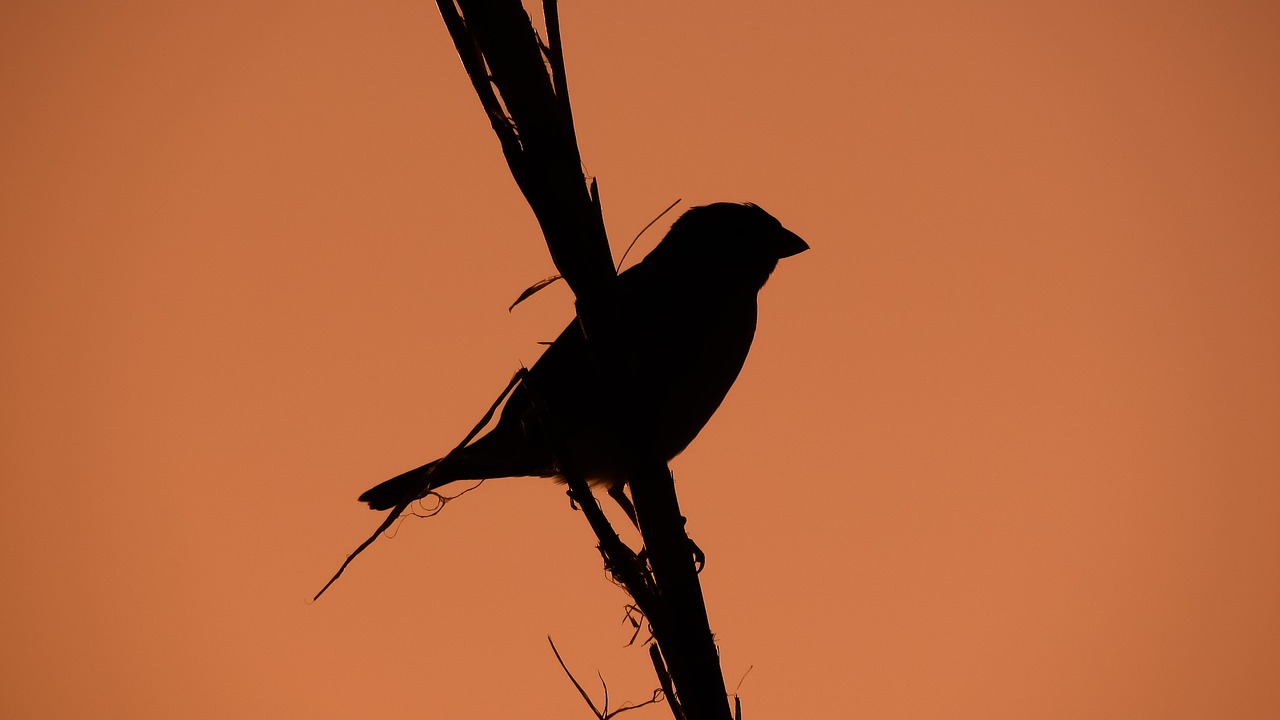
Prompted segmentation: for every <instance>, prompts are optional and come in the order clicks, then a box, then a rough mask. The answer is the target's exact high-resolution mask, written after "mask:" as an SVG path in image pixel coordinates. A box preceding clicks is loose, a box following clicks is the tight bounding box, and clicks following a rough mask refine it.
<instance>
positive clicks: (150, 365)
mask: <svg viewBox="0 0 1280 720" xmlns="http://www.w3.org/2000/svg"><path fill="white" fill-rule="evenodd" d="M783 5H785V4H784V3H776V2H734V3H645V4H643V6H641V5H636V4H634V3H632V4H625V3H576V2H567V3H566V4H565V6H564V7H563V9H562V15H563V23H564V31H565V36H566V38H567V43H568V62H569V72H570V82H571V89H572V94H573V100H574V105H575V111H576V115H577V121H578V126H579V132H580V136H581V141H582V146H583V154H584V157H585V159H586V163H587V167H588V170H589V171H590V172H591V173H593V174H594V175H596V176H597V177H598V178H599V179H600V184H601V189H602V192H603V196H604V205H605V212H606V219H607V221H608V223H609V229H610V231H611V234H612V237H613V242H614V245H615V247H621V246H625V244H626V243H627V242H628V241H629V240H630V239H631V237H632V236H633V235H634V234H635V233H636V232H637V231H638V230H639V229H640V228H641V227H642V226H643V225H644V224H645V223H646V222H648V220H649V219H651V218H652V217H653V216H654V215H655V214H657V213H658V212H659V211H660V210H661V209H662V208H663V207H665V206H666V205H667V204H668V203H670V202H671V201H672V200H674V199H676V198H683V199H684V201H685V202H684V206H685V207H687V206H688V205H689V204H699V203H705V202H711V201H716V200H750V201H754V202H757V203H759V204H761V205H762V206H763V207H765V208H766V209H767V210H769V211H770V212H772V213H773V214H774V215H776V216H777V217H778V218H780V219H781V220H782V221H783V222H784V223H785V224H786V225H788V226H789V227H791V228H792V229H794V230H795V231H797V232H798V233H800V234H801V235H803V236H804V237H805V238H806V239H808V241H809V242H810V244H811V245H812V246H813V250H812V251H811V252H809V253H806V254H804V255H801V256H799V257H796V258H793V259H790V260H788V261H785V262H784V263H783V264H782V266H781V267H780V268H779V270H778V272H777V274H776V275H775V276H774V278H773V280H772V281H771V282H770V284H769V286H768V287H766V288H765V290H764V292H763V294H762V298H761V299H762V312H761V322H760V330H759V333H758V335H757V340H756V346H755V348H754V350H753V352H752V356H751V358H750V359H749V360H748V362H747V366H746V369H745V370H744V372H743V374H742V376H741V377H740V379H739V382H738V385H737V387H735V389H734V391H733V392H732V393H731V394H730V396H729V398H728V400H727V401H726V403H725V405H724V406H723V407H722V408H721V411H720V413H719V414H718V415H717V417H716V418H715V419H714V420H713V422H712V423H711V424H710V425H709V426H708V427H707V429H706V431H705V432H704V433H703V435H702V436H701V437H700V438H699V439H698V440H697V441H696V442H695V443H694V444H693V445H692V447H691V448H690V449H689V450H688V451H687V452H686V453H685V454H684V455H683V456H681V457H680V458H678V459H677V461H676V462H675V464H674V468H675V471H676V474H677V478H678V482H679V488H680V493H681V501H682V505H683V509H684V511H685V514H686V515H688V516H689V518H690V523H689V530H690V532H691V534H692V536H693V537H694V538H695V539H696V540H697V541H698V543H699V544H700V545H701V547H702V548H703V549H704V550H705V551H706V552H707V555H708V567H707V569H706V571H705V572H704V573H703V575H702V580H703V584H704V590H705V592H706V594H707V599H708V604H709V607H710V611H711V622H712V627H713V629H714V630H715V631H716V633H717V636H718V638H719V641H720V646H721V651H722V655H723V665H724V669H725V674H726V678H727V681H728V684H729V686H730V687H731V688H733V687H735V686H739V684H740V692H741V694H742V697H743V700H744V706H745V709H746V713H747V714H748V716H749V717H756V718H781V717H796V718H804V717H810V718H812V717H867V718H873V717H874V718H938V717H946V718H982V719H991V718H1018V719H1022V718H1073V719H1074V718H1117V719H1119V718H1124V719H1129V718H1162V719H1167V718H1207V717H1222V718H1275V717H1280V683H1277V681H1276V678H1280V612H1278V611H1277V608H1280V370H1277V368H1280V287H1278V285H1280V283H1278V282H1277V278H1278V277H1280V132H1277V128H1280V81H1278V80H1277V79H1278V78H1280V44H1277V42H1276V38H1277V37H1280V14H1278V13H1277V11H1276V9H1275V6H1274V5H1272V4H1268V3H1257V2H1249V3H1203V4H1193V3H1123V4H1121V5H1123V7H1117V6H1116V4H1115V3H1085V4H1082V3H1079V2H1072V3H1066V2H1050V3H1033V4H1028V3H1024V2H1005V3H998V2H987V3H971V4H958V3H949V2H932V3H931V2H916V3H906V4H903V3H897V4H892V7H891V8H890V7H886V6H885V4H883V3H867V4H853V3H849V4H835V3H832V4H828V5H830V6H831V7H827V6H815V7H811V8H805V7H803V6H802V7H800V8H799V9H796V8H792V9H788V10H783V9H781V8H782V6H783ZM836 6H838V7H839V9H831V8H832V7H836ZM0 93H2V98H3V112H0V183H2V185H0V239H2V241H3V257H2V259H0V298H2V306H0V323H2V324H0V329H2V331H3V352H0V383H2V384H3V397H4V402H3V409H2V410H0V422H2V423H3V431H2V433H0V477H2V478H3V483H2V484H0V493H2V494H0V539H2V541H3V549H4V552H3V555H2V556H0V577H3V579H4V580H3V587H4V592H3V593H2V598H3V599H2V600H0V648H3V650H0V662H2V663H3V665H2V666H0V716H3V717H12V718H82V717H99V718H174V717H183V718H227V717H244V718H278V717H304V716H305V717H309V718H354V717H405V716H415V717H440V718H451V717H475V718H491V717H500V716H503V717H505V716H512V715H518V716H521V717H531V718H564V717H582V716H584V714H585V712H586V711H585V709H584V708H582V706H581V701H580V699H579V698H578V697H577V695H576V692H575V691H574V689H573V688H572V686H571V685H570V684H569V683H568V681H567V680H566V679H565V678H564V677H563V675H562V673H561V671H560V669H559V668H558V666H557V665H556V663H555V660H554V658H553V657H552V655H551V653H550V650H549V648H548V647H547V644H546V636H547V635H548V634H550V635H552V636H553V637H554V638H555V640H556V643H557V645H558V647H559V648H560V651H561V653H562V654H563V655H564V657H565V659H566V662H568V663H569V665H570V667H571V668H572V669H573V670H574V671H575V672H576V673H577V674H578V676H579V677H580V678H581V679H583V680H584V681H585V682H586V684H587V685H588V687H595V686H594V685H593V684H592V683H593V682H594V680H593V678H594V675H595V672H596V671H597V670H599V671H600V672H601V673H602V674H603V676H604V677H605V679H606V680H607V681H608V683H609V690H610V698H611V700H612V701H613V702H614V703H615V705H616V704H617V703H618V702H620V701H622V700H626V699H631V700H640V699H644V698H647V697H648V696H649V693H650V691H651V689H652V687H653V686H654V681H653V679H652V670H651V668H650V667H649V664H648V659H647V657H646V656H645V655H644V653H643V652H642V651H640V650H638V649H636V648H624V647H623V644H624V643H625V642H626V640H627V638H628V636H629V633H628V632H627V629H626V628H625V627H624V626H623V624H622V620H623V607H622V606H623V604H624V602H625V598H624V596H623V594H622V593H621V591H619V590H617V589H615V588H614V587H613V586H611V585H610V584H609V583H608V582H607V580H606V579H605V576H604V573H603V571H602V570H601V566H600V561H599V557H598V555H597V553H596V551H595V550H594V548H593V541H592V540H593V539H592V536H591V534H590V532H589V530H588V529H587V527H586V524H585V522H584V521H583V519H582V517H581V516H580V515H579V514H577V513H575V512H573V511H572V510H571V509H570V508H569V505H568V502H567V500H566V498H565V496H564V494H563V491H562V489H560V488H558V487H556V486H554V485H551V484H550V483H547V482H543V481H494V482H490V483H488V484H487V485H485V486H484V487H483V488H481V489H480V490H479V491H477V492H475V493H473V494H471V495H469V496H467V497H466V498H464V499H463V500H460V501H458V502H457V503H454V504H453V505H450V507H449V508H448V509H447V510H446V511H445V512H444V513H443V514H442V515H440V516H438V517H436V518H434V519H432V520H427V521H411V522H408V523H405V524H404V525H403V526H402V527H401V528H400V531H399V533H398V534H397V536H396V537H395V538H394V539H393V540H389V541H387V540H384V541H380V542H379V543H377V544H376V545H375V546H374V547H373V548H372V549H371V550H370V551H369V552H368V553H366V554H365V555H364V556H363V557H362V558H361V559H360V560H358V561H357V563H356V564H355V565H354V566H353V568H352V569H351V570H350V571H349V572H348V573H347V575H346V576H345V577H344V578H343V579H342V580H341V581H340V582H339V583H338V584H337V585H336V586H335V587H334V588H333V589H332V590H331V591H330V592H329V594H328V595H326V596H325V597H324V598H323V599H322V600H321V601H320V602H319V603H317V604H314V605H308V604H307V603H306V602H305V601H306V599H307V598H309V597H310V596H311V595H312V594H313V593H314V592H315V591H316V590H317V589H318V588H319V587H320V586H321V585H322V584H323V583H324V581H325V580H326V579H327V578H328V576H329V574H330V573H331V572H332V571H333V570H334V569H335V568H336V567H337V564H338V563H339V562H340V561H341V560H342V558H343V557H344V556H345V554H346V553H347V552H348V551H349V550H350V549H351V548H352V547H353V546H354V545H355V544H356V543H357V542H358V541H359V540H360V539H362V538H363V537H364V534H365V533H367V532H369V531H371V530H372V528H373V527H375V526H376V524H377V521H378V518H379V516H377V515H375V514H373V513H370V512H368V511H367V510H365V509H364V508H363V507H362V506H361V505H359V504H357V503H356V502H355V496H356V495H357V494H358V493H359V492H360V491H361V490H363V489H364V488H365V487H367V486H368V485H370V484H372V483H374V482H377V481H379V480H382V479H384V478H385V477H388V476H390V475H392V474H395V473H398V472H400V471H401V470H404V469H406V468H408V467H411V466H413V465H416V464H418V463H420V462H422V461H424V460H427V459H431V458H434V457H436V456H438V455H439V454H441V453H442V452H443V451H444V450H446V449H447V448H448V447H449V446H450V445H451V444H452V443H454V442H456V441H457V440H458V438H460V437H461V435H462V434H463V433H465V432H466V430H468V429H469V428H470V426H471V424H472V423H473V422H474V421H475V420H476V419H477V418H478V416H479V414H480V413H481V412H482V410H483V409H484V407H485V406H486V404H487V403H488V402H489V401H490V400H491V399H492V397H493V396H494V395H495V394H496V393H497V391H498V390H499V389H500V388H501V387H502V385H503V384H504V383H505V382H506V380H507V378H508V377H509V375H510V373H511V372H512V371H513V370H514V369H515V368H516V367H517V366H518V364H519V363H520V362H521V361H523V362H525V363H529V362H532V361H533V360H534V359H535V358H536V356H537V354H538V346H537V345H536V344H535V341H537V340H542V339H548V338H550V337H551V336H552V335H553V334H554V333H555V332H556V331H558V330H559V328H560V327H561V326H562V325H563V323H564V322H565V321H566V320H567V318H568V317H569V315H570V314H571V312H572V311H571V306H570V301H571V299H570V297H569V295H568V294H567V292H566V291H565V289H564V288H563V287H559V288H555V289H550V290H547V291H545V292H544V293H542V294H540V295H538V296H537V297H536V298H534V299H533V300H531V301H529V302H528V303H526V304H525V305H522V306H521V307H520V308H518V309H517V310H516V312H514V313H512V314H508V313H507V312H506V307H507V305H508V304H509V303H510V302H511V301H512V300H514V299H515V297H516V296H517V295H518V294H519V292H520V291H521V290H523V289H524V288H525V287H527V286H528V285H529V284H531V283H532V282H534V281H535V280H538V279H540V278H542V277H544V276H546V275H547V274H549V273H550V272H551V270H552V269H551V263H550V260H549V259H548V257H547V254H546V249H545V246H544V245H543V244H542V241H541V238H540V237H539V235H538V233H537V228H536V224H535V223H534V221H533V217H532V214H531V213H530V212H529V210H528V209H527V208H526V207H525V205H524V202H523V200H522V199H521V197H520V196H519V194H518V192H517V191H516V189H515V186H514V183H513V182H512V181H511V180H510V178H509V176H508V174H507V170H506V168H505V165H504V164H503V161H502V159H501V154H500V152H499V150H498V147H497V144H496V141H495V140H494V139H493V137H492V135H491V132H490V130H489V128H488V126H487V124H486V123H485V122H484V119H483V116H482V114H481V112H480V109H479V105H478V103H477V101H476V100H475V98H474V97H473V95H472V92H471V89H470V87H469V85H468V83H467V81H466V78H465V76H464V74H463V72H462V68H461V66H460V64H459V63H458V61H457V59H456V57H455V56H454V53H453V49H452V46H451V44H450V43H449V41H448V39H447V37H446V36H445V33H444V30H443V27H442V24H441V22H440V19H439V17H438V15H437V14H436V11H435V8H434V5H433V4H432V3H428V2H383V3H313V2H271V3H262V2H223V3H214V4H191V3H176V4H175V3H164V2H149V3H148V2H119V1H117V2H78V3H58V2H21V1H19V2H13V1H11V2H6V3H4V5H3V6H2V7H0ZM658 227H659V228H660V229H661V230H665V228H666V223H665V222H663V223H660V225H659V226H658ZM659 236H660V234H659V232H654V233H652V234H650V235H646V237H645V238H644V239H643V240H642V241H641V243H640V245H639V246H638V249H637V251H636V252H643V251H646V250H648V249H649V248H650V247H652V244H653V242H655V241H656V239H657V238H658V237H659ZM748 669H750V674H747V672H748ZM744 675H745V676H746V677H745V679H744ZM597 697H599V695H598V694H597ZM665 713H666V711H665V709H663V708H657V709H651V710H645V711H640V714H637V715H635V716H633V717H665Z"/></svg>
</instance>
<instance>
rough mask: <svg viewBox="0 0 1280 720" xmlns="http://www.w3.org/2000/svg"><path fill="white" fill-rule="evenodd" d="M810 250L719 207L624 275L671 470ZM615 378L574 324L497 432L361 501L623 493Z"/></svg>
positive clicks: (685, 220) (626, 304) (639, 362)
mask: <svg viewBox="0 0 1280 720" xmlns="http://www.w3.org/2000/svg"><path fill="white" fill-rule="evenodd" d="M807 249H809V246H808V245H807V244H806V243H805V242H804V240H802V239H800V237H799V236H798V235H796V234H795V233H793V232H791V231H790V230H787V229H786V228H784V227H783V226H782V224H781V223H780V222H778V221H777V220H776V219H774V217H773V216H772V215H770V214H769V213H767V212H765V211H764V210H762V209H761V208H759V207H758V206H756V205H752V204H750V203H744V204H738V203H714V204H711V205H705V206H701V207H694V208H691V209H690V210H688V211H687V212H685V213H684V214H683V215H681V216H680V217H679V218H678V219H677V220H676V221H675V222H674V223H672V225H671V229H670V230H669V231H668V232H667V234H666V236H665V237H663V239H662V241H661V242H660V243H658V245H657V247H655V248H654V249H653V250H652V251H651V252H650V253H649V254H648V255H647V256H646V257H645V258H644V260H642V261H640V262H639V263H637V264H636V265H635V266H633V267H631V268H629V269H627V270H626V271H624V272H623V273H621V274H620V275H619V276H618V280H617V283H618V285H617V290H618V295H617V303H618V313H619V316H618V317H619V321H620V323H621V326H622V328H623V332H624V333H625V334H624V342H625V344H626V345H627V348H626V350H627V351H629V352H630V353H631V357H632V360H633V367H634V368H636V369H638V370H639V371H640V372H643V373H645V375H646V381H647V384H646V386H645V387H646V390H647V392H646V393H645V398H644V399H645V401H647V402H649V403H651V407H650V410H651V413H652V414H651V416H650V417H651V418H652V419H653V421H654V425H653V427H652V429H651V437H650V439H651V442H652V443H653V444H654V447H653V450H654V451H655V452H657V453H658V454H659V455H661V456H662V457H663V458H664V459H666V460H668V461H670V460H671V459H672V458H674V457H675V456H676V455H679V454H680V453H681V452H682V451H683V450H684V449H685V448H686V447H688V445H689V443H690V442H692V441H693V439H694V438H695V437H696V436H697V435H698V433H699V432H700V431H701V430H702V428H703V426H705V425H706V424H707V421H708V420H710V419H711V416H712V414H714V413H715V411H716V409H717V408H719V407H720V403H721V402H722V401H723V400H724V398H725V396H726V395H727V394H728V392H729V388H730V387H732V386H733V383H734V381H735V380H736V379H737V377H738V373H739V372H740V371H741V370H742V366H743V363H744V362H745V361H746V358H747V352H748V351H749V350H750V349H751V342H752V340H753V339H754V337H755V331H756V302H757V294H758V293H759V292H760V289H761V288H762V287H764V284H765V281H767V280H768V279H769V275H770V274H771V273H772V272H773V270H774V268H775V267H777V264H778V260H780V259H782V258H785V257H790V256H792V255H796V254H798V253H801V252H804V251H805V250H807ZM613 381H614V379H613V378H611V377H610V376H609V375H608V374H607V373H606V372H605V371H604V369H602V368H601V367H600V366H598V365H597V364H596V362H595V359H594V357H593V355H592V353H591V350H590V347H589V346H588V344H587V338H586V336H585V335H584V334H583V331H582V326H581V325H580V324H579V322H578V319H577V318H576V317H575V318H574V320H573V322H570V323H569V325H568V327H566V328H565V329H564V331H563V332H562V333H560V335H559V337H557V338H556V340H555V341H554V342H553V343H551V344H550V345H549V346H548V347H547V349H546V351H545V352H544V353H543V354H542V356H541V357H540V358H539V359H538V361H537V362H536V363H534V365H533V367H531V368H529V369H528V371H527V372H526V373H525V374H524V377H523V379H522V380H521V381H520V382H519V383H518V384H517V385H516V386H515V387H514V389H513V390H512V391H511V393H510V395H509V396H508V398H507V401H506V404H505V405H504V406H503V409H502V413H501V414H500V415H499V418H498V421H497V423H496V424H495V425H494V427H493V429H492V430H490V431H489V432H488V433H487V434H485V435H483V436H481V437H480V438H478V439H476V440H475V441H474V442H472V443H471V444H469V445H467V446H465V447H463V448H461V449H459V450H456V451H455V452H453V453H450V455H448V456H447V459H446V458H441V459H437V460H433V461H431V462H429V463H426V464H425V465H422V466H420V467H416V468H414V469H412V470H409V471H407V472H404V473H402V474H400V475H397V476H395V477H393V478H391V479H390V480H387V481H385V482H383V483H381V484H379V485H376V486H374V487H372V488H370V489H368V490H366V491H365V492H364V493H363V494H362V495H360V502H363V503H367V504H368V505H369V507H370V508H371V509H373V510H389V509H392V508H395V507H397V506H399V505H401V504H402V503H404V502H406V501H412V500H416V499H418V498H421V497H425V496H426V495H427V494H428V493H430V492H432V491H434V490H437V489H438V488H440V487H441V486H444V485H447V484H449V483H452V482H455V481H458V480H481V479H488V478H502V477H544V478H556V479H558V480H561V481H563V476H564V471H565V468H572V469H573V471H575V472H579V473H581V474H582V475H584V476H585V477H586V478H587V480H588V481H589V482H591V483H592V484H593V485H597V486H599V485H603V486H605V487H606V488H607V489H608V491H609V494H610V495H612V496H613V497H614V498H615V499H616V500H618V501H619V503H620V504H622V505H623V509H624V510H627V514H628V515H630V516H631V519H632V521H633V522H634V521H635V516H634V510H633V509H631V508H630V502H629V501H627V499H626V497H625V495H624V494H623V492H622V488H623V487H624V486H625V484H626V482H627V477H626V462H625V459H624V456H623V451H622V448H621V445H620V443H619V442H618V438H617V437H615V436H614V435H613V434H612V433H611V432H610V429H609V427H608V423H607V422H606V419H607V418H609V417H610V410H609V408H608V407H607V405H606V404H607V403H608V402H609V401H610V398H612V397H613V396H614V393H611V392H610V391H609V388H610V384H611V382H613Z"/></svg>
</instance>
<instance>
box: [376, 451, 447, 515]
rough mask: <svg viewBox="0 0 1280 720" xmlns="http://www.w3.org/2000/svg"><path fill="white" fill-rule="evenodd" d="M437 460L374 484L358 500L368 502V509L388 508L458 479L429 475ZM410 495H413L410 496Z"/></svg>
mask: <svg viewBox="0 0 1280 720" xmlns="http://www.w3.org/2000/svg"><path fill="white" fill-rule="evenodd" d="M439 462H440V461H439V460H432V461H431V462H429V463H427V464H426V465H423V466H422V467H418V468H414V469H412V470H410V471H409V472H405V473H400V474H399V475H397V476H395V477H393V478H391V479H390V480H386V481H383V482H380V483H378V484H377V485H374V486H373V487H371V488H369V489H368V490H365V491H364V493H363V494H362V495H360V502H362V503H368V505H369V509H370V510H390V509H391V508H393V507H395V506H397V505H399V504H400V503H402V502H404V501H405V500H417V499H418V498H420V497H422V496H424V495H426V494H427V492H429V491H430V490H432V489H434V488H437V487H440V486H441V485H444V484H445V483H448V482H453V481H454V480H457V479H458V478H451V477H434V476H430V477H429V474H431V471H432V470H433V469H434V468H435V467H436V464H437V463H439ZM441 469H445V468H441ZM437 474H438V473H437ZM410 495H412V496H413V497H410Z"/></svg>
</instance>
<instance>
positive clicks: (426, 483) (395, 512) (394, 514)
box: [311, 368, 528, 602]
mask: <svg viewBox="0 0 1280 720" xmlns="http://www.w3.org/2000/svg"><path fill="white" fill-rule="evenodd" d="M527 374H528V371H527V370H525V369H524V368H520V369H519V370H517V371H516V373H515V375H512V376H511V381H510V382H508V383H507V387H506V388H505V389H503V391H502V394H500V395H498V399H497V400H494V401H493V405H490V406H489V410H488V412H486V413H485V414H484V417H482V418H480V422H478V423H476V426H475V427H473V428H471V432H469V433H467V436H466V437H464V438H463V439H462V442H460V443H458V445H457V446H456V447H454V448H453V449H452V450H450V451H449V454H448V455H445V456H444V457H442V458H440V460H439V461H437V462H436V464H435V465H433V466H432V467H431V469H430V470H428V471H427V472H426V474H425V475H424V476H423V478H422V481H421V483H420V484H419V485H420V487H416V488H412V489H411V490H410V491H409V492H408V493H406V495H405V498H404V499H403V500H401V501H400V502H399V504H397V505H396V506H395V507H394V508H393V509H392V510H391V512H390V513H388V514H387V517H386V519H384V520H383V521H382V523H381V524H380V525H378V529H377V530H374V531H373V534H371V535H370V536H369V537H368V538H367V539H365V541H364V542H362V543H360V545H359V546H357V547H356V549H355V550H353V551H352V552H351V554H350V555H348V556H347V559H346V560H344V561H343V562H342V565H340V566H339V567H338V571H337V572H336V573H334V574H333V577H331V578H329V582H327V583H325V584H324V587H322V588H320V592H318V593H316V595H315V597H313V598H311V602H315V601H316V600H319V599H320V596H321V595H323V594H324V591H325V590H328V589H329V586H330V585H333V584H334V583H335V582H337V581H338V578H340V577H342V573H343V572H344V571H345V570H346V569H347V566H348V565H350V564H351V562H352V561H353V560H355V559H356V557H357V556H358V555H360V553H362V552H364V550H365V548H367V547H369V546H370V545H372V544H373V541H374V540H377V539H378V536H379V535H381V534H382V533H383V531H385V530H386V529H387V528H389V527H391V526H392V525H393V524H394V523H395V521H396V520H397V519H398V518H399V517H400V513H403V512H404V511H405V509H406V508H408V507H409V505H411V504H412V503H413V502H414V501H415V500H417V499H418V498H420V497H421V496H422V493H424V492H426V490H427V488H428V487H430V485H431V476H432V475H434V474H435V472H436V470H438V469H439V468H440V467H441V466H442V465H446V464H447V463H448V462H449V459H450V458H452V457H453V456H454V455H456V454H457V453H458V452H459V451H460V450H462V448H464V447H466V446H467V445H468V444H470V442H471V441H472V440H473V439H474V438H475V436H476V435H478V434H479V433H480V431H481V430H483V429H484V427H485V426H486V425H488V424H489V421H490V420H492V419H493V414H494V412H496V411H497V409H498V406H499V405H501V404H502V401H503V400H506V399H507V396H508V395H510V394H511V391H512V390H514V389H515V387H516V385H518V384H519V383H520V381H521V380H523V379H524V377H525V375H527Z"/></svg>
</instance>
